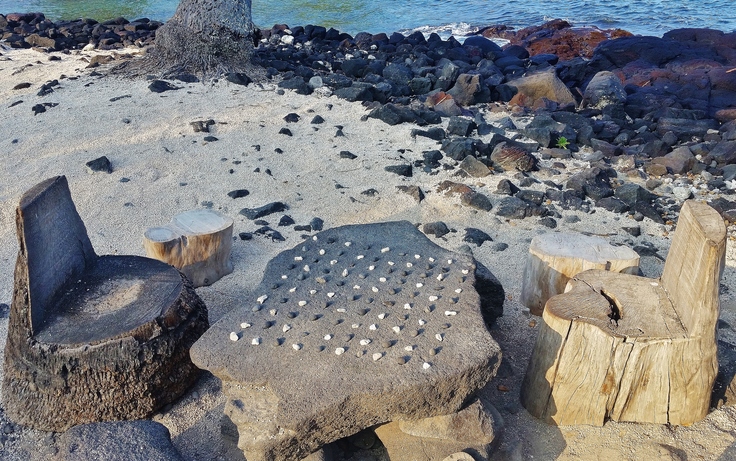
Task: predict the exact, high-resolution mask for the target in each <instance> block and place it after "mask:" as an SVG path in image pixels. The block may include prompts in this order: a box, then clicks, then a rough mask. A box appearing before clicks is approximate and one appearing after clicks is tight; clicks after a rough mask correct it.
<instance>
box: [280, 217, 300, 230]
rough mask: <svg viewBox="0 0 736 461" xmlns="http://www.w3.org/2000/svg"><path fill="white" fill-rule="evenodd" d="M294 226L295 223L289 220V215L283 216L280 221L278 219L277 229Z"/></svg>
mask: <svg viewBox="0 0 736 461" xmlns="http://www.w3.org/2000/svg"><path fill="white" fill-rule="evenodd" d="M294 224H296V223H295V222H294V220H293V219H292V218H291V216H289V215H283V216H282V217H281V219H279V223H278V226H279V227H283V226H291V225H294Z"/></svg>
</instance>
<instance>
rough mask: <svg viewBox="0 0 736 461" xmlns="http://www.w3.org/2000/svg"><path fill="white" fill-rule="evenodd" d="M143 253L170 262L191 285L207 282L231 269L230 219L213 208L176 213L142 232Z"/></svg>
mask: <svg viewBox="0 0 736 461" xmlns="http://www.w3.org/2000/svg"><path fill="white" fill-rule="evenodd" d="M143 246H144V247H145V249H146V256H148V257H149V258H155V259H158V260H159V261H163V262H165V263H168V264H171V265H172V266H174V267H176V268H177V269H179V270H180V271H181V272H182V273H183V274H184V275H186V276H187V278H189V280H191V282H192V284H193V285H194V287H195V288H196V287H201V286H206V285H211V284H213V283H215V282H216V281H218V280H220V279H221V278H222V277H224V276H226V275H227V274H229V273H231V272H232V271H233V265H232V263H231V262H230V251H231V249H232V246H233V220H232V219H230V218H228V217H227V216H223V215H221V214H220V213H218V212H216V211H213V210H191V211H185V212H184V213H180V214H178V215H176V216H174V218H173V219H172V220H171V222H170V223H169V224H167V225H166V226H164V227H152V228H150V229H148V230H147V231H146V232H145V235H144V239H143Z"/></svg>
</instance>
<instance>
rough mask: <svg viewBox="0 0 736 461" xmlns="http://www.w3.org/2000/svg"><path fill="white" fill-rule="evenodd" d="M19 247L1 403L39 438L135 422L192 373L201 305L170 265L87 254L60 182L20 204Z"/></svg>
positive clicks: (202, 325)
mask: <svg viewBox="0 0 736 461" xmlns="http://www.w3.org/2000/svg"><path fill="white" fill-rule="evenodd" d="M16 225H17V231H18V242H19V246H20V250H19V252H18V258H17V261H16V265H15V287H14V292H13V304H12V306H11V310H10V319H9V325H8V341H7V345H6V347H5V370H4V378H3V403H4V408H5V411H6V412H7V414H8V416H10V418H11V419H13V420H14V421H16V422H18V423H20V424H23V425H26V426H31V427H34V428H36V429H40V430H44V431H57V432H61V431H65V430H67V429H69V428H70V427H72V426H75V425H78V424H84V423H90V422H100V421H113V420H124V419H141V418H147V417H149V416H150V415H151V414H153V412H155V411H156V410H158V409H159V408H161V407H163V406H164V405H166V404H168V403H170V402H172V401H174V400H175V399H177V398H178V397H179V396H180V395H181V394H182V393H183V392H184V391H185V390H186V389H187V388H188V387H189V386H190V385H191V384H192V383H193V382H194V381H195V380H196V379H197V377H198V375H199V370H198V369H197V368H196V367H195V366H194V365H193V364H192V362H191V360H190V358H189V348H190V346H191V345H192V344H193V343H194V341H196V340H197V339H198V338H199V337H200V336H201V335H202V333H204V331H206V330H207V328H208V326H209V325H208V321H207V308H206V307H205V305H204V303H203V302H202V300H201V299H200V298H199V297H198V296H197V294H196V293H195V291H194V289H193V288H192V286H191V284H190V283H189V281H188V280H187V279H186V278H185V277H183V276H182V275H181V273H179V272H178V271H177V270H176V269H175V268H173V267H171V266H169V265H167V264H164V263H162V262H160V261H156V260H154V259H149V258H143V257H140V256H97V255H96V254H95V252H94V249H93V248H92V245H91V243H90V241H89V238H88V236H87V231H86V229H85V226H84V223H83V222H82V220H81V218H80V217H79V214H77V210H76V207H75V206H74V202H73V201H72V198H71V194H70V192H69V187H68V184H67V181H66V178H65V177H63V176H60V177H55V178H51V179H49V180H47V181H44V182H42V183H41V184H38V185H37V186H35V187H34V188H32V189H31V190H29V191H28V192H26V193H25V194H24V195H23V197H22V198H21V201H20V205H19V206H18V209H17V212H16Z"/></svg>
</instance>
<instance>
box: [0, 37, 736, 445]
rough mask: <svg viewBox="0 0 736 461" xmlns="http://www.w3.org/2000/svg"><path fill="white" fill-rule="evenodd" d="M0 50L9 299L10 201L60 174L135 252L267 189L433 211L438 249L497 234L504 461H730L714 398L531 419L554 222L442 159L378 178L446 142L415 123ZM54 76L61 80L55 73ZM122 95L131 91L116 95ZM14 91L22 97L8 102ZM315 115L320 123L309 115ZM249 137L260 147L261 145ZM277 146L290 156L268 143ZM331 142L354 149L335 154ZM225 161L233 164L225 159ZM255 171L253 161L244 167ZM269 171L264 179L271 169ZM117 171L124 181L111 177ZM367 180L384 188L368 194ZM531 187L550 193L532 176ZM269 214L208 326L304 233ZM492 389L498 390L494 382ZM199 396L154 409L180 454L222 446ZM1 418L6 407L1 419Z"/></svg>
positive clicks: (347, 214)
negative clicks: (150, 236)
mask: <svg viewBox="0 0 736 461" xmlns="http://www.w3.org/2000/svg"><path fill="white" fill-rule="evenodd" d="M0 53H2V56H0V108H1V109H0V146H1V148H0V155H1V156H2V161H0V241H2V242H3V244H2V245H0V303H6V304H10V302H11V298H12V289H13V266H14V263H15V256H16V252H17V243H16V235H15V223H14V213H15V207H16V206H17V204H18V200H19V198H20V196H21V195H22V193H23V192H24V191H25V190H27V189H28V188H30V187H31V186H33V185H34V184H36V183H38V182H40V181H42V180H44V179H46V178H48V177H51V176H54V175H61V174H63V175H66V176H67V178H68V180H69V184H70V187H71V191H72V196H73V198H74V200H75V203H76V205H77V208H78V210H79V213H80V215H81V216H82V219H83V220H84V221H85V223H86V225H87V229H88V233H89V236H90V239H91V240H92V244H93V245H94V247H95V249H96V251H97V252H98V253H99V254H110V253H117V254H139V255H143V254H144V251H143V247H142V236H143V232H144V231H145V229H146V228H148V227H152V226H156V225H162V224H165V223H167V222H168V221H169V220H170V219H171V217H172V216H173V215H174V214H176V213H179V212H182V211H185V210H189V209H193V208H198V207H200V206H201V204H202V202H206V201H209V202H212V203H213V207H214V208H215V209H217V210H219V211H221V212H223V213H225V214H226V215H228V216H230V217H232V218H233V219H235V232H236V234H237V233H238V232H252V231H254V230H255V229H257V228H258V227H259V226H257V225H255V224H253V222H251V221H250V220H248V219H246V218H245V217H243V216H241V215H239V214H238V211H239V210H240V209H242V208H244V207H257V206H261V205H264V204H266V203H268V202H271V201H277V200H278V201H282V202H284V203H286V204H288V205H289V207H290V209H289V211H288V212H286V214H288V215H290V216H291V217H292V218H293V219H294V220H295V221H296V222H297V224H307V223H309V221H310V220H311V219H312V218H313V217H315V216H318V217H320V218H322V219H323V220H324V221H325V226H326V227H334V226H339V225H343V224H355V223H365V222H375V221H387V220H396V219H406V220H409V221H411V222H414V223H426V222H432V221H444V222H445V223H447V225H448V226H450V227H451V228H454V229H457V232H456V233H451V234H448V235H447V236H446V237H445V238H443V239H436V238H434V237H431V238H432V240H433V241H435V242H436V243H438V244H439V245H441V246H443V247H446V248H449V249H457V248H459V247H461V246H462V245H463V244H464V243H463V242H462V238H463V236H464V229H465V228H466V227H476V228H480V229H482V230H484V231H486V232H487V233H489V234H490V235H491V236H492V237H493V239H494V241H496V242H503V243H507V244H508V245H509V247H508V249H506V250H505V251H502V252H497V251H493V250H492V249H491V246H492V244H491V243H486V244H484V245H483V246H482V247H480V248H478V247H475V245H472V250H473V254H474V255H475V257H476V258H477V259H478V260H479V261H481V262H482V263H483V264H485V265H486V266H487V267H488V268H490V270H491V271H492V272H493V273H494V274H495V275H496V276H497V277H498V278H499V280H500V281H501V282H502V283H503V285H504V288H505V290H506V294H507V302H506V303H505V306H504V309H505V314H504V317H502V318H501V319H499V321H498V324H497V326H496V327H495V328H494V330H493V331H492V333H493V336H494V337H495V338H496V340H497V341H499V343H500V344H501V346H502V348H503V351H504V360H505V361H507V364H506V365H504V367H503V369H502V372H501V373H499V377H497V378H496V379H495V380H494V381H493V382H492V383H491V384H490V385H489V386H488V388H487V389H486V390H485V391H484V392H486V393H487V395H488V396H489V397H490V398H491V400H492V401H493V402H494V404H495V405H496V406H497V408H498V409H499V411H500V412H501V414H502V415H503V417H504V419H505V421H506V432H505V435H504V436H503V439H502V443H501V446H500V452H499V457H498V459H537V460H552V459H560V460H577V459H579V460H595V459H600V460H613V459H632V460H633V459H637V460H644V459H678V460H679V459H708V460H710V459H724V460H725V459H734V458H735V457H736V445H735V446H734V447H731V446H732V444H734V438H735V437H736V410H734V409H733V408H732V407H725V408H722V409H719V410H716V411H713V412H712V413H711V414H710V415H709V416H708V417H707V418H706V420H705V421H703V422H701V423H698V424H695V425H693V426H692V427H687V428H685V427H667V426H658V425H637V424H617V423H610V422H609V423H607V424H606V425H605V426H604V427H602V428H592V427H586V426H579V427H552V426H547V425H544V424H542V423H539V422H538V421H536V420H535V419H534V418H532V417H531V416H529V414H528V413H526V411H525V410H524V409H523V408H522V407H521V405H520V404H519V398H518V396H519V388H520V384H521V380H522V378H523V375H524V370H525V368H526V363H527V360H528V358H529V354H530V351H531V348H532V347H533V344H534V339H535V335H536V331H537V330H538V328H539V327H538V326H532V325H534V324H535V323H536V324H538V323H539V319H538V318H534V317H527V316H526V315H525V314H524V311H523V310H522V306H520V305H519V304H518V302H517V301H516V300H517V299H518V297H519V294H520V292H521V287H520V283H521V274H522V268H523V263H524V258H525V255H526V252H527V249H528V246H529V242H530V240H531V238H532V237H533V236H534V235H536V234H537V233H540V232H549V231H550V230H549V229H547V228H544V227H541V226H539V225H538V224H537V219H535V218H529V219H526V220H523V221H511V222H507V221H505V220H499V219H498V218H496V217H495V215H494V214H493V212H491V213H486V212H479V211H476V210H472V209H470V208H468V207H465V206H462V205H460V202H459V199H458V198H457V197H446V196H444V195H442V194H439V193H437V192H436V186H437V184H439V183H440V182H441V181H443V180H446V179H449V180H453V181H457V182H463V183H465V184H468V185H471V186H472V187H474V188H476V189H477V190H478V191H480V192H484V193H486V194H487V195H489V196H490V195H491V194H492V193H493V191H495V188H496V184H497V183H498V181H499V180H500V179H503V178H511V177H512V176H513V175H494V176H489V177H486V178H482V179H463V178H461V177H457V176H453V174H454V173H456V172H457V171H458V170H457V169H455V170H450V171H443V170H439V174H437V175H428V174H426V173H423V172H420V171H419V169H415V175H414V177H413V178H401V177H399V176H396V175H394V174H391V173H387V172H385V171H384V167H385V166H387V165H393V164H399V163H405V162H406V161H415V160H419V159H421V158H422V151H426V150H430V149H438V148H439V145H438V144H437V143H436V142H434V141H432V140H429V139H427V138H422V137H417V138H416V139H412V138H411V136H410V131H411V129H412V128H416V127H415V126H411V125H406V124H405V125H400V126H396V127H390V126H388V125H386V124H384V123H383V122H381V121H378V120H375V119H369V120H367V121H361V116H363V115H365V114H366V113H367V112H366V110H365V109H364V108H363V107H362V106H361V105H360V104H357V103H348V102H346V101H343V100H339V99H337V98H335V97H329V98H320V97H318V96H300V95H296V94H293V93H290V92H287V93H286V94H285V95H278V94H277V93H276V91H275V87H268V86H266V87H258V86H256V85H250V86H248V87H243V86H237V85H233V84H230V83H228V82H225V81H221V82H218V83H213V84H210V83H208V84H203V83H195V84H184V83H181V82H176V83H177V85H179V86H181V87H182V89H180V90H178V91H170V92H166V93H163V94H161V95H159V94H155V93H152V92H150V91H149V90H148V89H147V86H148V82H146V81H129V80H121V79H116V78H110V77H105V78H100V77H90V76H89V73H90V71H91V70H89V69H87V70H85V69H84V67H85V66H86V65H87V62H86V61H85V56H86V57H89V56H91V55H92V54H91V53H82V54H80V53H78V52H75V53H72V54H70V55H65V54H60V53H57V54H55V55H56V56H60V57H61V61H55V62H49V61H48V56H49V55H47V54H42V53H38V52H35V51H16V50H14V51H8V50H4V49H0ZM31 64H32V65H31ZM98 70H99V69H98ZM102 72H103V73H104V69H103V70H102ZM62 74H63V75H66V77H67V78H65V79H60V77H61V75H62ZM70 77H79V78H77V79H74V80H72V79H71V78H70ZM51 79H59V82H60V86H59V87H57V88H55V89H54V92H53V93H52V94H50V95H47V96H43V97H41V96H37V95H36V93H37V92H38V90H39V88H40V86H41V85H42V84H43V83H45V82H46V81H48V80H51ZM21 82H29V83H31V84H32V85H31V87H30V88H28V89H23V90H13V89H12V88H13V87H14V86H15V85H17V84H19V83H21ZM125 95H130V97H126V98H123V99H119V100H117V101H115V102H111V101H110V99H111V98H114V97H119V96H125ZM18 100H23V103H21V104H19V105H16V106H14V107H12V108H9V106H10V105H11V104H12V103H13V102H15V101H18ZM44 102H53V103H58V104H59V105H58V106H56V107H50V108H48V110H47V112H45V113H42V114H39V115H36V116H34V115H33V112H32V110H31V107H32V106H33V105H35V104H38V103H44ZM330 106H331V109H330V108H329V107H330ZM290 112H294V113H297V114H298V115H299V116H300V117H301V120H300V121H299V122H298V123H286V122H285V121H284V120H283V117H284V116H285V115H286V114H288V113H290ZM315 115H320V116H322V117H323V118H324V119H325V120H326V122H325V123H324V124H321V125H312V124H310V121H311V119H312V117H314V116H315ZM493 116H494V115H493V114H488V116H487V117H488V119H492V118H493ZM210 118H211V119H214V120H215V121H216V124H215V125H214V126H212V127H211V128H212V129H211V131H212V132H211V133H210V134H211V135H213V136H216V137H217V138H219V140H218V141H215V142H210V143H206V142H204V141H203V138H204V136H205V134H203V133H194V132H193V129H192V127H191V126H190V125H189V123H190V122H192V121H195V120H206V119H210ZM124 120H127V121H128V122H129V123H125V121H124ZM336 125H341V126H343V132H344V134H345V136H344V137H336V136H335V134H336V131H337V128H336ZM281 128H289V129H290V130H291V131H292V132H293V134H294V136H292V137H289V136H285V135H282V134H279V133H278V132H279V130H280V129H281ZM16 140H17V141H16ZM255 145H260V151H258V150H257V149H256V148H255V147H254V146H255ZM277 148H280V149H281V150H283V153H282V154H278V153H275V152H274V150H275V149H277ZM341 150H348V151H350V152H352V153H354V154H355V155H357V156H358V158H356V159H354V160H347V159H340V158H339V152H340V151H341ZM400 150H403V153H401V152H400ZM102 155H105V156H107V157H108V158H109V159H110V160H111V162H112V165H113V169H114V172H113V173H112V174H110V175H108V174H95V175H90V174H88V173H87V172H86V171H85V170H86V169H85V166H84V165H85V163H86V162H88V161H90V160H93V159H95V158H97V157H100V156H102ZM235 161H237V162H240V163H239V164H234V162H235ZM445 161H448V159H445V160H443V162H445ZM565 163H566V164H567V167H568V168H567V172H566V173H564V175H562V176H558V177H551V178H549V179H553V180H555V181H556V182H558V183H561V182H564V178H566V177H567V176H568V175H569V174H570V172H572V171H575V170H576V169H579V168H583V167H585V166H587V165H586V164H585V162H579V161H566V162H565ZM256 168H260V170H261V172H260V173H255V172H254V170H255V169H256ZM230 169H232V170H234V171H233V173H230V172H229V170H230ZM266 169H270V171H271V172H272V175H268V174H266V173H265V172H264V171H265V170H266ZM121 178H128V179H129V180H130V181H129V182H121V181H120V180H121ZM543 179H547V178H543ZM514 182H515V183H516V182H517V181H514ZM181 183H186V185H185V186H182V185H180V184H181ZM338 185H339V186H342V188H337V187H336V186H338ZM397 185H418V186H420V187H421V188H422V190H423V191H424V192H425V193H426V194H427V197H426V199H425V200H424V201H423V202H422V203H421V204H419V203H417V202H416V201H415V200H414V199H412V198H411V197H409V196H408V195H406V194H403V193H401V192H397V191H396V187H395V186H397ZM241 188H245V189H248V190H249V191H250V195H249V196H247V197H245V198H241V199H237V200H233V199H231V198H230V197H228V196H227V195H226V194H227V192H229V191H231V190H233V189H241ZM369 188H374V189H376V190H378V191H379V194H378V195H376V196H375V197H370V196H366V195H362V194H361V192H362V191H364V190H366V189H369ZM535 188H537V189H539V190H544V186H543V185H541V184H540V185H537V186H535ZM562 213H563V216H566V215H569V214H578V215H579V217H580V218H581V221H580V222H579V223H576V224H564V223H563V221H562V220H558V222H559V227H558V230H565V231H580V232H588V233H594V234H598V235H602V236H605V237H607V238H608V239H609V240H610V241H611V242H613V243H624V242H627V241H628V243H631V244H638V243H641V242H642V241H648V242H652V243H654V244H655V245H656V247H657V248H659V249H661V250H662V251H661V255H662V256H664V255H665V254H666V249H667V248H668V247H669V242H668V240H667V237H665V236H664V234H666V231H667V230H670V229H671V228H666V227H663V226H659V225H655V224H653V223H652V222H650V221H648V220H647V221H645V222H643V223H641V225H642V236H641V237H639V238H636V239H635V238H632V237H631V236H629V235H628V234H626V233H625V232H623V231H622V230H621V226H622V225H633V224H635V223H634V222H633V221H630V220H629V219H628V218H619V217H618V216H616V215H613V214H611V213H608V212H605V211H602V210H596V212H595V213H594V214H584V213H579V212H575V213H573V212H564V211H563V212H562ZM280 216H281V214H277V215H272V216H268V217H266V218H264V219H266V220H267V221H268V222H269V223H270V224H271V227H273V228H274V229H277V230H279V231H280V232H281V233H282V234H283V235H284V237H286V242H271V241H269V240H266V239H264V238H261V237H258V236H255V237H254V238H253V240H251V241H241V240H239V239H238V240H237V241H236V242H234V245H233V253H232V260H233V263H234V266H235V270H234V272H233V273H232V274H231V275H229V276H227V277H225V278H224V279H222V280H220V281H218V282H217V283H215V284H214V285H213V286H211V287H205V288H200V289H198V290H197V291H198V293H199V294H200V296H201V297H202V298H203V299H204V301H205V303H206V304H207V306H208V307H209V309H210V321H211V322H215V321H217V319H218V318H220V317H221V316H222V315H223V314H224V313H225V312H227V311H228V310H230V309H232V308H234V307H236V306H237V305H238V299H239V297H240V296H242V294H243V293H244V292H247V291H248V290H249V289H250V288H252V287H254V286H255V285H257V284H258V283H259V282H260V279H261V275H262V269H263V267H265V264H266V262H267V261H268V260H269V259H270V258H272V257H273V256H274V255H276V254H277V253H278V252H280V251H282V250H285V249H288V248H291V247H292V246H294V245H296V244H297V243H299V242H300V241H301V237H300V234H302V233H300V232H295V231H293V228H292V227H288V228H287V227H282V228H277V227H276V224H277V223H278V219H279V218H280ZM734 267H736V260H735V258H734V254H733V248H732V247H731V246H729V251H728V261H727V268H726V272H725V274H724V278H723V281H722V283H723V284H724V285H725V286H726V287H727V288H728V289H729V291H728V292H726V293H724V294H723V296H722V301H723V305H724V308H723V311H724V313H723V316H722V317H723V318H724V320H726V321H727V322H729V323H730V324H732V325H734V326H736V301H734V299H733V293H732V292H733V291H734V290H736V283H735V282H734V281H735V276H734V274H736V272H735V271H734ZM642 269H643V271H644V273H645V275H648V276H657V275H658V274H659V273H660V271H661V269H662V262H661V261H660V260H659V259H657V258H654V257H643V258H642ZM6 332H7V318H3V319H0V348H1V347H4V344H5V336H6ZM721 332H722V333H723V334H724V337H726V338H727V339H730V340H731V342H732V343H734V344H736V341H735V340H733V339H732V338H730V337H729V335H731V336H733V331H732V330H730V329H726V330H721ZM507 365H508V366H507ZM499 385H502V386H506V387H507V388H508V389H509V390H508V391H507V392H500V391H499V390H498V386H499ZM193 391H194V392H196V394H193V393H190V394H188V395H187V396H185V397H184V398H182V399H181V401H179V402H177V403H176V404H175V405H173V407H172V408H171V409H169V410H168V411H166V412H164V413H161V414H159V415H157V416H156V417H155V418H154V419H155V420H157V421H160V422H161V423H163V424H165V425H166V426H167V427H168V428H169V430H170V431H171V435H172V437H173V440H174V443H175V445H176V446H177V448H178V449H179V450H180V451H181V453H182V455H183V456H184V457H185V458H186V459H191V460H210V459H226V458H225V453H224V451H223V450H224V448H223V446H222V444H221V442H219V417H220V413H221V404H222V402H223V398H222V395H221V394H220V393H219V385H218V382H217V380H216V379H213V378H211V377H210V378H208V379H203V380H201V381H200V382H199V384H198V385H197V386H196V387H195V389H194V390H193ZM6 421H7V420H6V419H5V418H4V417H2V418H0V425H2V424H3V423H5V422H6ZM44 437H46V434H44V433H40V432H37V431H32V430H28V429H22V430H21V429H20V428H18V430H17V431H16V433H14V434H11V436H10V437H9V441H8V442H7V443H6V444H5V447H4V449H0V458H2V459H8V460H21V459H22V460H34V459H46V458H47V455H46V454H45V453H47V452H48V449H49V446H50V445H53V443H49V442H48V440H47V442H44V441H43V440H44ZM729 447H731V448H729Z"/></svg>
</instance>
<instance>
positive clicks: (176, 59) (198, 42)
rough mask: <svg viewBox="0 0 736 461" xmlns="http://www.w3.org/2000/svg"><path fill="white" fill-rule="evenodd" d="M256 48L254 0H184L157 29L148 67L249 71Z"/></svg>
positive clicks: (170, 72) (202, 71)
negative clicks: (254, 38) (252, 4)
mask: <svg viewBox="0 0 736 461" xmlns="http://www.w3.org/2000/svg"><path fill="white" fill-rule="evenodd" d="M253 49H254V47H253V23H252V22H251V2H250V0H182V1H181V2H180V3H179V6H178V8H177V9H176V13H174V16H173V17H172V18H171V19H169V20H168V21H167V22H166V24H164V25H163V26H161V27H160V28H159V29H158V30H157V31H156V46H155V49H154V50H153V51H152V53H151V55H150V56H149V57H148V58H147V59H146V60H145V61H146V62H145V64H148V66H144V67H145V68H148V69H156V70H157V71H158V72H160V73H161V74H162V75H163V76H164V77H166V76H169V75H175V74H177V73H182V72H187V73H193V74H196V75H200V76H205V77H206V76H212V75H220V74H225V73H229V72H245V71H248V70H252V68H253V66H252V65H251V64H250V59H251V56H252V55H253Z"/></svg>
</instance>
